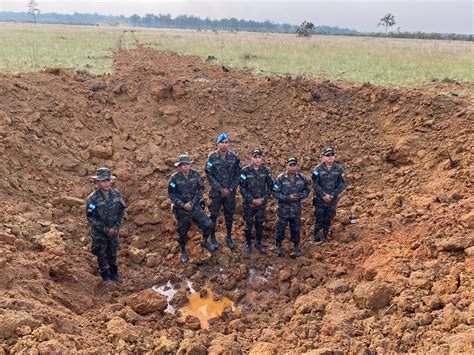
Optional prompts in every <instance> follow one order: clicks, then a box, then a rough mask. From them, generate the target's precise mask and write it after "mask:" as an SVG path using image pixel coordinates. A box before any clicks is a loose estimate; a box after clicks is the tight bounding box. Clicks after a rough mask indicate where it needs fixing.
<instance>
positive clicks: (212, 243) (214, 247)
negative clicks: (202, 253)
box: [210, 232, 219, 251]
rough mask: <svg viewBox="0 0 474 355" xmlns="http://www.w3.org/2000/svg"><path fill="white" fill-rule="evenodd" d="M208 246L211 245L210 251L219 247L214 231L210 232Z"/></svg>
mask: <svg viewBox="0 0 474 355" xmlns="http://www.w3.org/2000/svg"><path fill="white" fill-rule="evenodd" d="M210 247H211V251H215V250H217V249H218V248H219V244H218V243H217V239H216V232H211V244H210Z"/></svg>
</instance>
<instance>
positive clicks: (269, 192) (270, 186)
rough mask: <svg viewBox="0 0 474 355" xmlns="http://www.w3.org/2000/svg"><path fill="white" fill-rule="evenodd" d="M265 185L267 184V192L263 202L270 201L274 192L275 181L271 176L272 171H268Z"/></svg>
mask: <svg viewBox="0 0 474 355" xmlns="http://www.w3.org/2000/svg"><path fill="white" fill-rule="evenodd" d="M265 183H266V188H267V191H266V193H265V197H264V198H263V200H264V201H268V200H269V199H270V197H271V196H272V190H273V179H272V176H271V174H270V170H269V171H268V174H267V180H266V181H265Z"/></svg>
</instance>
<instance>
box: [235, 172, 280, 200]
mask: <svg viewBox="0 0 474 355" xmlns="http://www.w3.org/2000/svg"><path fill="white" fill-rule="evenodd" d="M239 184H240V193H241V194H242V196H243V197H244V203H247V204H250V202H252V200H254V199H258V198H263V200H264V201H265V202H266V201H267V200H268V198H269V197H270V196H271V194H272V188H273V181H272V177H271V175H270V169H269V168H268V167H266V166H265V165H262V166H261V167H260V168H259V169H258V171H256V170H255V169H254V167H253V166H252V164H249V165H247V166H245V167H244V168H242V170H241V171H240V183H239Z"/></svg>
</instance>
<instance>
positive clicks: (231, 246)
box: [225, 233, 235, 251]
mask: <svg viewBox="0 0 474 355" xmlns="http://www.w3.org/2000/svg"><path fill="white" fill-rule="evenodd" d="M225 243H226V244H227V247H228V248H229V249H230V250H231V251H234V248H235V245H234V241H233V240H232V236H231V235H230V234H229V233H227V235H226V236H225Z"/></svg>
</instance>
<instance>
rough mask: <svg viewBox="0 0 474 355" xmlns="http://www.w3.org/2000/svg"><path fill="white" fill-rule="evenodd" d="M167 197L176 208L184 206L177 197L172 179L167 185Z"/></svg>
mask: <svg viewBox="0 0 474 355" xmlns="http://www.w3.org/2000/svg"><path fill="white" fill-rule="evenodd" d="M168 196H169V197H170V199H171V202H173V204H174V205H175V206H178V207H183V206H184V202H183V201H182V200H181V199H180V198H179V197H178V194H177V191H176V182H175V181H174V179H171V180H170V182H169V184H168Z"/></svg>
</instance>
